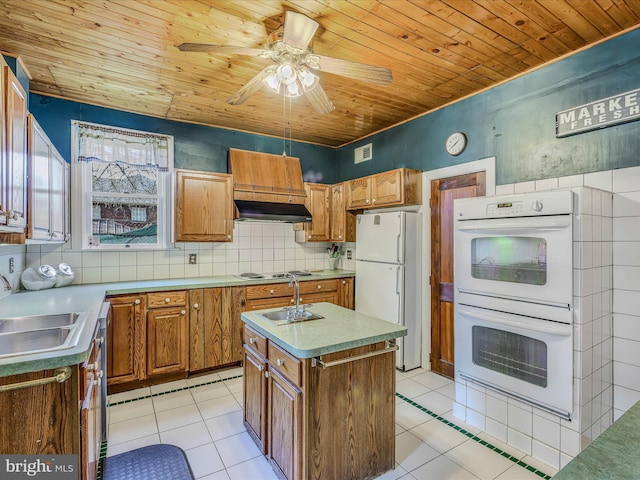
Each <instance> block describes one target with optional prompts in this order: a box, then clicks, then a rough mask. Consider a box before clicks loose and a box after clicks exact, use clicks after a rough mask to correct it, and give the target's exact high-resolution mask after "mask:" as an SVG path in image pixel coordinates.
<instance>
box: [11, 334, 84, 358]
mask: <svg viewBox="0 0 640 480" xmlns="http://www.w3.org/2000/svg"><path fill="white" fill-rule="evenodd" d="M74 330H75V329H73V328H69V327H56V328H45V329H40V330H27V331H24V332H11V333H5V334H2V335H0V357H5V356H10V355H13V356H15V355H28V354H31V353H42V352H50V351H55V350H62V349H65V348H71V347H73V346H75V345H74V344H73V342H72V339H73V337H74V335H72V334H73V333H74Z"/></svg>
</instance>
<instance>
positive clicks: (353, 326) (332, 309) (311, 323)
mask: <svg viewBox="0 0 640 480" xmlns="http://www.w3.org/2000/svg"><path fill="white" fill-rule="evenodd" d="M277 310H281V309H279V308H270V309H265V310H256V311H253V312H242V314H241V318H242V320H243V321H244V322H245V323H246V324H248V325H249V326H250V327H251V328H253V329H254V330H256V331H257V332H259V333H261V334H262V335H264V336H265V337H267V338H268V339H269V340H271V341H273V342H274V343H276V344H277V345H279V346H280V347H282V348H284V349H285V350H287V351H288V352H289V353H291V354H292V355H295V356H296V357H298V358H312V357H317V356H320V355H326V354H329V353H334V352H340V351H342V350H347V349H350V348H355V347H360V346H363V345H370V344H372V343H376V342H383V341H385V340H393V339H394V338H398V337H403V336H405V335H406V334H407V328H406V327H403V326H402V325H398V324H395V323H391V322H387V321H385V320H381V319H379V318H375V317H371V316H369V315H365V314H362V313H358V312H355V311H353V310H349V309H348V308H343V307H340V306H338V305H334V304H331V303H315V304H313V306H311V307H309V308H307V310H309V311H310V312H313V313H317V314H319V315H322V316H323V317H324V318H322V319H318V320H308V321H304V322H295V323H290V324H285V325H279V326H276V325H275V324H274V323H273V322H271V321H269V320H267V319H266V318H264V317H263V316H262V315H261V313H265V312H274V311H277Z"/></svg>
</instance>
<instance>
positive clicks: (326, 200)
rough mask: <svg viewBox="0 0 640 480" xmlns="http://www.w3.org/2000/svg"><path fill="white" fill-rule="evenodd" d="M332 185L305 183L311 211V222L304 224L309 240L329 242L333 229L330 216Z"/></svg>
mask: <svg viewBox="0 0 640 480" xmlns="http://www.w3.org/2000/svg"><path fill="white" fill-rule="evenodd" d="M330 188H331V187H330V186H329V185H324V184H321V183H305V184H304V191H305V192H306V194H307V199H306V200H305V206H306V207H307V209H308V210H309V212H311V218H312V219H313V220H312V221H311V222H307V223H305V224H304V236H305V241H307V242H328V241H329V238H330V235H331V231H330V227H329V216H330V213H331V209H330V205H331V196H330Z"/></svg>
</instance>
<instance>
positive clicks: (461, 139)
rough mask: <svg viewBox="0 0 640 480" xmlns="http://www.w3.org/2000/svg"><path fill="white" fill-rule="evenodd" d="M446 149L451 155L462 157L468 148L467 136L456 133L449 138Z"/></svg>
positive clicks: (445, 145)
mask: <svg viewBox="0 0 640 480" xmlns="http://www.w3.org/2000/svg"><path fill="white" fill-rule="evenodd" d="M444 148H445V150H446V151H447V153H448V154H449V155H460V154H461V153H462V152H464V149H465V148H467V136H466V135H465V134H464V133H462V132H454V133H452V134H451V135H449V137H448V138H447V141H446V143H445V144H444Z"/></svg>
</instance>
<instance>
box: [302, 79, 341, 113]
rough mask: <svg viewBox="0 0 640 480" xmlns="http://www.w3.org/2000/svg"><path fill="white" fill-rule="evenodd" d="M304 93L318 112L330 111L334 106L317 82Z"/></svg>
mask: <svg viewBox="0 0 640 480" xmlns="http://www.w3.org/2000/svg"><path fill="white" fill-rule="evenodd" d="M304 95H305V97H307V99H308V100H309V103H311V105H313V108H315V109H316V111H317V112H318V113H320V114H325V113H330V112H332V111H333V110H334V109H335V108H336V107H335V105H334V104H333V102H332V101H331V100H330V99H329V97H328V96H327V94H326V92H325V91H324V89H323V88H322V87H321V86H320V84H319V83H318V84H316V86H315V87H314V88H312V89H311V90H308V91H305V92H304Z"/></svg>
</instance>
